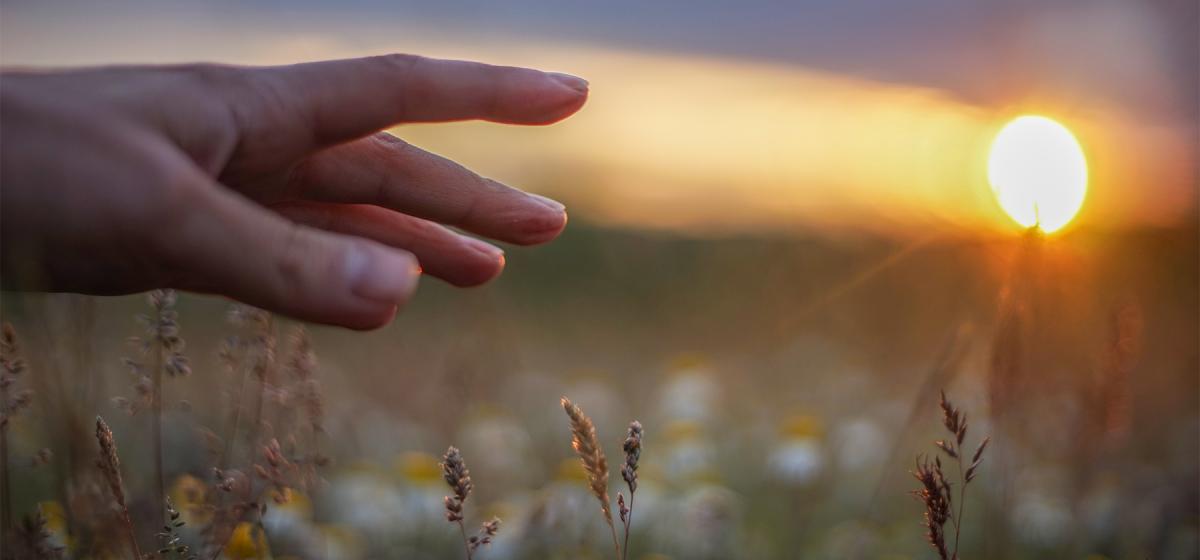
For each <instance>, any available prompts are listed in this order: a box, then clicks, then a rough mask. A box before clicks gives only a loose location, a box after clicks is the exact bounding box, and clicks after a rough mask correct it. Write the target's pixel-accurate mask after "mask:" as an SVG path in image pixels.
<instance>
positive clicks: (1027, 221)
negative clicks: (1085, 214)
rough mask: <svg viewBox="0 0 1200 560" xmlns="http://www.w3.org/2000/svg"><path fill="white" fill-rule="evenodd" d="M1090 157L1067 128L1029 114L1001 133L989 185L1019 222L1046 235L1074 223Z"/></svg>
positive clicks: (993, 153) (994, 148)
mask: <svg viewBox="0 0 1200 560" xmlns="http://www.w3.org/2000/svg"><path fill="white" fill-rule="evenodd" d="M1087 180H1088V176H1087V159H1086V158H1085V157H1084V155H1083V148H1081V147H1080V146H1079V142H1078V141H1077V140H1075V136H1074V135H1072V134H1071V131H1070V130H1067V127H1065V126H1063V125H1061V124H1059V123H1057V122H1055V121H1054V120H1051V119H1048V118H1046V117H1040V116H1034V115H1026V116H1021V117H1017V118H1016V119H1013V121H1012V122H1010V123H1008V124H1007V125H1005V126H1004V128H1002V129H1000V132H999V133H998V134H996V139H995V141H993V142H992V149H991V155H990V156H989V157H988V182H989V183H991V185H992V193H993V194H995V195H996V200H997V201H998V202H999V203H1000V207H1001V208H1003V209H1004V211H1005V212H1006V213H1007V214H1008V215H1009V217H1011V218H1012V219H1013V220H1014V221H1016V222H1017V223H1018V224H1021V225H1022V226H1025V227H1034V226H1037V227H1038V228H1039V229H1041V230H1042V231H1044V232H1046V233H1050V232H1053V231H1057V230H1059V229H1062V227H1063V226H1065V225H1067V224H1068V223H1070V221H1071V219H1072V218H1074V217H1075V214H1077V213H1078V212H1079V208H1080V207H1081V206H1083V199H1084V198H1085V197H1086V196H1087Z"/></svg>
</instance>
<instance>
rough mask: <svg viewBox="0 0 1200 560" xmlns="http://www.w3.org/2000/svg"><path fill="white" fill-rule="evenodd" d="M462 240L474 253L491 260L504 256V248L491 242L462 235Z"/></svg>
mask: <svg viewBox="0 0 1200 560" xmlns="http://www.w3.org/2000/svg"><path fill="white" fill-rule="evenodd" d="M463 241H464V243H466V245H467V246H468V247H470V248H471V249H472V250H474V251H475V252H476V253H480V254H482V255H484V256H486V257H488V258H489V259H491V260H501V259H503V258H504V250H503V249H501V248H499V247H497V246H495V245H492V244H491V243H487V242H485V241H480V240H478V239H475V238H474V237H463Z"/></svg>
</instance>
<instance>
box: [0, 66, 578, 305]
mask: <svg viewBox="0 0 1200 560" xmlns="http://www.w3.org/2000/svg"><path fill="white" fill-rule="evenodd" d="M587 91H588V90H587V82H585V81H583V80H581V79H579V78H576V77H573V76H568V75H565V74H553V73H545V72H539V71H536V70H529V69H522V68H510V67H498V66H488V65H484V64H477V63H472V62H458V61H446V60H433V59H427V58H421V57H416V56H408V55H388V56H379V57H372V58H361V59H350V60H340V61H329V62H317V63H311V64H297V65H292V66H277V67H261V68H249V67H234V66H217V65H208V64H199V65H185V66H166V67H116V68H97V69H84V70H76V71H68V72H27V71H12V72H5V73H4V74H3V76H2V79H0V123H2V124H0V251H2V252H0V262H2V269H3V276H2V278H3V283H4V287H5V288H6V289H11V288H22V289H48V290H55V291H78V292H86V293H97V294H110V293H128V292H133V291H140V290H146V289H150V288H156V287H177V288H182V289H189V290H197V291H204V292H212V293H219V294H224V295H227V296H229V297H232V298H235V299H238V300H241V301H243V302H246V303H249V304H251V305H255V306H259V307H263V308H266V309H269V310H272V311H276V312H280V313H284V314H287V315H291V316H293V317H296V318H299V319H304V320H310V321H317V322H322V323H330V324H337V325H343V326H347V327H351V328H357V329H369V328H375V327H379V326H382V325H384V324H386V323H387V322H389V321H390V320H391V319H392V317H393V316H394V314H395V312H396V309H397V306H398V305H400V304H403V303H404V302H405V301H406V300H407V299H408V298H409V297H410V296H411V295H412V292H413V290H414V289H415V288H416V285H417V278H418V276H419V274H420V272H421V271H422V269H423V270H424V271H425V272H428V273H430V274H432V275H434V276H437V277H439V278H442V279H444V280H446V281H448V282H450V283H452V284H455V285H459V286H469V285H475V284H480V283H483V282H486V281H488V280H490V279H491V278H493V277H495V276H496V275H497V274H499V273H500V271H501V269H502V268H503V267H504V256H503V252H502V251H501V250H500V249H499V248H497V247H495V246H493V245H491V244H488V243H485V242H483V241H480V240H477V239H472V238H470V237H467V236H464V235H460V234H458V233H456V232H454V231H452V230H450V229H448V228H447V227H445V226H443V225H441V224H446V225H450V226H455V227H458V228H461V229H463V230H466V231H469V232H473V233H476V234H479V235H481V236H485V237H490V238H493V239H498V240H501V241H506V242H510V243H516V244H520V245H531V244H536V243H543V242H546V241H549V240H551V239H553V238H554V237H556V236H557V235H558V234H559V232H560V231H562V228H563V227H564V226H565V225H566V213H565V212H564V209H563V206H562V205H561V204H559V203H557V202H554V201H552V200H550V199H547V198H543V197H540V196H537V195H532V194H527V193H524V192H521V191H519V190H516V189H513V188H511V187H507V186H505V185H502V184H500V183H498V182H496V181H493V180H491V179H487V178H484V177H480V176H479V175H476V174H475V173H472V172H471V171H469V170H467V169H465V168H463V167H462V166H460V165H458V164H456V163H454V162H453V161H450V160H447V159H444V158H441V157H439V156H436V155H434V154H431V153H429V152H425V151H422V150H421V149H419V148H416V147H413V146H411V145H409V144H406V143H405V142H403V141H402V140H400V139H398V138H396V137H394V136H392V135H390V134H387V133H384V132H380V131H381V130H383V129H385V128H387V127H390V126H393V125H396V124H398V123H404V122H442V121H455V120H465V119H483V120H488V121H494V122H500V123H509V124H549V123H553V122H555V121H558V120H560V119H563V118H566V117H567V116H569V115H571V114H572V113H574V112H575V111H577V110H579V108H580V107H581V106H583V103H584V101H586V99H587Z"/></svg>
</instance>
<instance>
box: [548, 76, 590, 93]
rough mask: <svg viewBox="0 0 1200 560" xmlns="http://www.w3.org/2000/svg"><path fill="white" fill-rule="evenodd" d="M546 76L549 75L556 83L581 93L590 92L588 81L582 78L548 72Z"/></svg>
mask: <svg viewBox="0 0 1200 560" xmlns="http://www.w3.org/2000/svg"><path fill="white" fill-rule="evenodd" d="M546 74H548V75H549V76H550V77H551V78H554V80H555V81H556V82H558V83H560V84H562V85H564V86H567V87H569V88H571V89H573V90H575V91H577V92H579V93H587V91H588V81H587V80H585V79H583V78H580V77H579V76H572V75H570V74H563V73H562V72H547V73H546Z"/></svg>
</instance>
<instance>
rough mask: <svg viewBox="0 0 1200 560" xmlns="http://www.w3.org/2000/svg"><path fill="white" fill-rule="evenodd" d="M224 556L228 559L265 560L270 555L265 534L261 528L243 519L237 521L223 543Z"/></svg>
mask: <svg viewBox="0 0 1200 560" xmlns="http://www.w3.org/2000/svg"><path fill="white" fill-rule="evenodd" d="M225 556H226V557H227V558H229V559H230V560H252V559H253V560H265V559H268V558H270V557H271V550H270V548H268V547H267V535H266V533H264V532H263V530H262V529H261V528H259V527H257V526H255V525H252V524H250V523H247V522H245V521H243V522H241V523H238V525H237V527H236V528H235V529H234V530H233V535H232V536H230V537H229V542H227V543H225Z"/></svg>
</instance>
